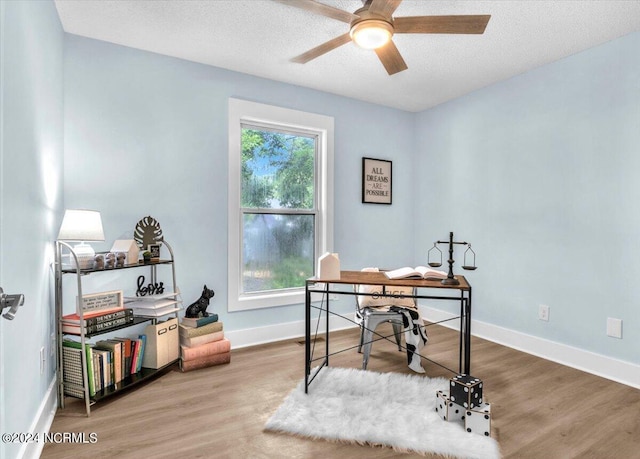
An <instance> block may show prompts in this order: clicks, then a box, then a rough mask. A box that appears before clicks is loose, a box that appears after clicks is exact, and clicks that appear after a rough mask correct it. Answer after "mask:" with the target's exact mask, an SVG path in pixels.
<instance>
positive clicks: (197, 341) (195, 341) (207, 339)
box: [180, 331, 224, 347]
mask: <svg viewBox="0 0 640 459" xmlns="http://www.w3.org/2000/svg"><path fill="white" fill-rule="evenodd" d="M221 339H224V331H217V332H213V333H208V334H206V335H201V336H194V337H193V338H189V337H187V338H184V337H180V344H181V345H183V346H187V347H195V346H201V345H202V344H206V343H211V342H214V341H220V340H221Z"/></svg>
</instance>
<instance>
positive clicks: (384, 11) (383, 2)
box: [369, 0, 402, 18]
mask: <svg viewBox="0 0 640 459" xmlns="http://www.w3.org/2000/svg"><path fill="white" fill-rule="evenodd" d="M400 3H402V0H371V3H370V5H369V12H370V13H373V14H379V15H381V16H384V17H386V18H390V17H391V16H392V15H393V13H394V12H395V10H396V9H397V8H398V7H399V6H400Z"/></svg>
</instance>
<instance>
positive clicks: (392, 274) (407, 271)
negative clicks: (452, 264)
mask: <svg viewBox="0 0 640 459" xmlns="http://www.w3.org/2000/svg"><path fill="white" fill-rule="evenodd" d="M384 274H385V276H387V277H388V278H389V279H426V280H440V279H446V277H447V273H446V272H444V271H438V270H437V269H432V268H428V267H426V266H416V267H415V268H411V267H409V266H405V267H404V268H398V269H393V270H391V271H384Z"/></svg>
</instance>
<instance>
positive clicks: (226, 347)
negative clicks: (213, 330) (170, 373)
mask: <svg viewBox="0 0 640 459" xmlns="http://www.w3.org/2000/svg"><path fill="white" fill-rule="evenodd" d="M230 350H231V342H229V340H228V339H227V338H223V339H221V340H219V341H212V342H210V343H205V344H201V345H200V346H193V347H188V346H184V345H180V357H181V358H182V360H193V359H196V358H199V357H204V356H205V355H211V354H223V353H225V352H229V351H230Z"/></svg>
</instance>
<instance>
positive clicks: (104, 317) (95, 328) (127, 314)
mask: <svg viewBox="0 0 640 459" xmlns="http://www.w3.org/2000/svg"><path fill="white" fill-rule="evenodd" d="M132 322H133V309H131V308H124V307H118V308H111V309H105V310H102V311H96V312H86V313H84V315H83V318H82V320H81V319H80V316H79V315H78V314H67V315H65V316H62V333H69V334H72V335H80V332H81V330H82V328H83V327H84V333H85V334H86V335H91V334H94V333H104V332H107V331H109V330H114V329H116V328H120V327H122V326H124V325H129V324H131V323H132Z"/></svg>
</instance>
